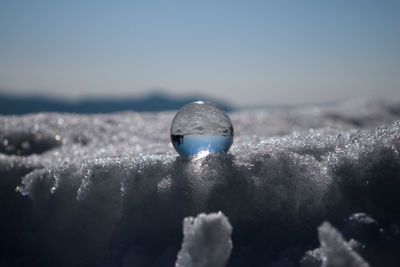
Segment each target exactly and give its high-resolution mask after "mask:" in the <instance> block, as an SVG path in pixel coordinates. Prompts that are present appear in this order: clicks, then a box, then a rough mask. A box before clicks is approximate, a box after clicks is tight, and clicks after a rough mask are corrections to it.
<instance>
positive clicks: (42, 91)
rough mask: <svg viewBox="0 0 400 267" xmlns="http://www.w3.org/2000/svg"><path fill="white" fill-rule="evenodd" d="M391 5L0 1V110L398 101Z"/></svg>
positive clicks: (397, 22) (399, 59) (398, 41)
mask: <svg viewBox="0 0 400 267" xmlns="http://www.w3.org/2000/svg"><path fill="white" fill-rule="evenodd" d="M399 14H400V2H399V1H370V0H360V1H340V0H338V1H273V0H271V1H72V0H70V1H23V0H20V1H8V0H3V1H1V2H0V113H1V114H23V113H29V112H38V111H61V112H79V113H93V112H112V111H119V110H137V111H158V110H167V109H177V108H179V107H181V106H182V105H183V104H185V103H187V102H189V101H191V100H195V99H206V100H211V101H214V102H217V103H219V104H220V105H222V106H223V107H224V108H225V109H227V110H232V109H238V108H254V107H287V106H298V105H307V104H315V103H332V102H336V101H342V100H346V99H348V98H359V97H372V98H376V97H379V98H391V99H399V98H400V16H399Z"/></svg>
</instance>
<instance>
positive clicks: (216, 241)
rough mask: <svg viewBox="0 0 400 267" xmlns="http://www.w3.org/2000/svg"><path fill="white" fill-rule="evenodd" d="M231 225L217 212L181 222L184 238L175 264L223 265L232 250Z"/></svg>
mask: <svg viewBox="0 0 400 267" xmlns="http://www.w3.org/2000/svg"><path fill="white" fill-rule="evenodd" d="M231 232H232V227H231V225H230V224H229V222H228V219H227V218H226V217H225V216H224V215H223V214H221V213H211V214H209V215H205V214H200V215H198V216H197V217H196V218H193V217H187V218H185V220H184V221H183V233H184V235H185V236H184V239H183V243H182V248H181V250H180V251H179V254H178V258H177V261H176V264H175V266H176V267H223V266H225V263H226V261H227V260H228V258H229V254H230V253H231V249H232V241H231V238H230V236H231Z"/></svg>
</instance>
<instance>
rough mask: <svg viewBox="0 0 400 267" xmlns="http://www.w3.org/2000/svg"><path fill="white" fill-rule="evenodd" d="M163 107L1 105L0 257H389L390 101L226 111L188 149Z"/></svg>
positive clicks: (248, 261) (356, 261)
mask: <svg viewBox="0 0 400 267" xmlns="http://www.w3.org/2000/svg"><path fill="white" fill-rule="evenodd" d="M174 114H175V112H160V113H132V112H127V113H116V114H102V115H75V114H55V113H52V114H49V113H47V114H45V113H42V114H33V115H25V116H2V117H0V201H1V206H2V208H1V209H2V218H1V220H0V231H1V232H0V236H1V240H2V242H0V246H1V247H0V266H174V265H175V264H176V265H177V266H209V267H210V266H211V267H213V266H223V265H224V263H225V261H226V260H227V263H226V266H229V267H231V266H232V267H233V266H303V267H304V266H305V267H308V266H335V267H336V266H399V265H400V260H399V259H398V255H399V253H400V205H398V203H400V155H399V151H400V121H398V120H399V119H400V103H396V102H388V101H371V100H359V101H352V102H347V103H343V104H340V105H336V106H330V107H304V108H299V109H293V110H286V111H285V110H275V111H268V110H250V111H238V112H234V113H231V114H230V117H231V120H232V124H233V126H234V128H235V140H234V143H233V146H232V148H231V151H230V152H229V153H228V154H225V155H208V156H206V157H203V158H198V159H193V160H187V159H184V158H182V157H180V156H178V154H177V153H176V152H175V151H174V150H173V148H172V145H171V144H170V137H169V127H170V123H171V120H172V118H173V116H174ZM219 211H221V212H222V213H223V214H218V213H217V214H214V213H215V212H219ZM201 213H211V214H209V215H199V216H197V215H198V214H201ZM189 216H192V217H196V216H197V217H196V219H194V218H188V219H184V218H186V217H189ZM225 216H226V217H225ZM228 220H229V222H228ZM324 221H329V222H330V223H332V225H334V227H335V228H337V230H335V228H334V227H332V226H331V225H330V224H327V223H324V224H322V223H323V222H324ZM321 224H322V226H321V227H320V228H318V227H319V226H320V225H321ZM182 228H183V233H182ZM214 228H215V229H220V230H218V231H217V230H214ZM318 229H319V230H318ZM318 233H319V234H318ZM318 238H319V239H318ZM230 239H231V241H232V244H233V248H232V250H231V248H230V244H231V243H230ZM320 246H321V248H319V247H320ZM349 248H351V250H349ZM189 251H190V252H189ZM349 251H350V252H349ZM188 255H195V257H199V258H201V256H204V257H205V258H207V260H209V259H211V258H212V259H213V261H212V262H215V265H212V264H211V263H210V262H207V261H205V262H204V263H203V265H201V263H199V264H197V265H196V264H194V263H193V264H192V263H190V259H189V258H190V257H189V256H188ZM216 255H220V256H216ZM229 255H230V256H229ZM228 256H229V259H227V258H228ZM332 258H340V259H341V260H339V261H336V260H332ZM335 262H340V265H338V264H336V263H335ZM190 264H192V265H190ZM207 264H211V265H207Z"/></svg>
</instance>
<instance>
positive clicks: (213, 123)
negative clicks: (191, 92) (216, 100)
mask: <svg viewBox="0 0 400 267" xmlns="http://www.w3.org/2000/svg"><path fill="white" fill-rule="evenodd" d="M170 133H171V142H172V144H173V146H174V148H175V150H176V151H177V152H178V153H179V154H180V155H181V156H183V157H188V158H191V157H196V156H199V155H207V154H210V153H212V154H218V153H226V152H228V150H229V148H230V147H231V145H232V142H233V126H232V123H231V120H230V119H229V117H228V115H227V114H226V113H225V112H224V111H223V110H222V109H221V108H220V107H218V106H217V105H215V104H213V103H211V102H204V101H196V102H192V103H189V104H187V105H185V106H184V107H183V108H181V110H179V111H178V113H176V115H175V117H174V119H173V120H172V123H171V132H170Z"/></svg>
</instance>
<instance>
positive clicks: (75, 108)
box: [0, 94, 232, 115]
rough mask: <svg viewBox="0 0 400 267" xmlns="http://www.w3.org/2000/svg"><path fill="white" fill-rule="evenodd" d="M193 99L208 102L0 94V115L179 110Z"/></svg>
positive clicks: (155, 96) (158, 96) (161, 97)
mask: <svg viewBox="0 0 400 267" xmlns="http://www.w3.org/2000/svg"><path fill="white" fill-rule="evenodd" d="M196 100H210V99H207V98H202V97H188V98H171V97H167V96H165V95H162V94H153V95H149V96H147V97H143V98H131V99H111V100H106V99H101V100H97V99H96V100H95V99H87V100H82V101H64V100H60V99H55V98H47V97H37V96H29V97H27V96H15V95H9V94H0V114H3V115H12V114H27V113H37V112H71V113H80V114H82V113H83V114H90V113H109V112H118V111H127V110H132V111H164V110H176V109H180V108H181V107H182V106H184V105H185V104H187V103H189V102H192V101H196ZM210 101H212V102H213V103H215V104H217V105H219V106H220V107H221V108H222V109H224V110H225V111H230V110H232V107H231V106H229V105H227V104H225V103H221V102H219V101H214V100H210Z"/></svg>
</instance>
